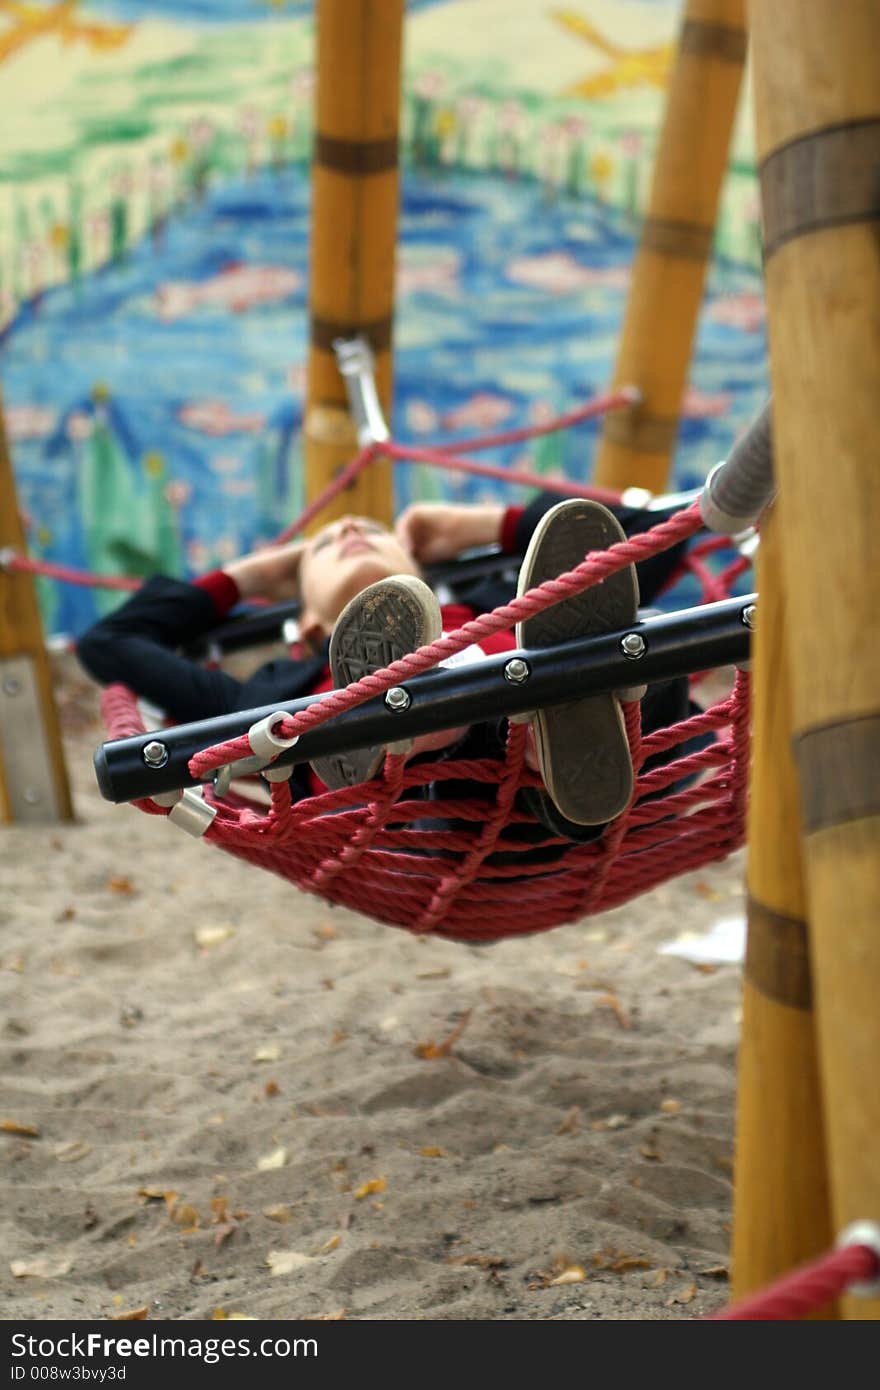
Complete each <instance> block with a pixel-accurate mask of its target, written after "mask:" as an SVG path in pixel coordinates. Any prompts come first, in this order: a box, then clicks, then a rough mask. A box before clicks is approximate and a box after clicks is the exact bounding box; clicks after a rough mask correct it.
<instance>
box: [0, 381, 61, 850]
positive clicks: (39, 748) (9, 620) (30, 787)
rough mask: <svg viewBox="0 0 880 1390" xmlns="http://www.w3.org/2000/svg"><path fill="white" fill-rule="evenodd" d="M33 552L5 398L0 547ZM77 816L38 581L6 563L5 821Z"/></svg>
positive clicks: (0, 655)
mask: <svg viewBox="0 0 880 1390" xmlns="http://www.w3.org/2000/svg"><path fill="white" fill-rule="evenodd" d="M6 549H9V550H13V551H15V552H17V553H18V554H23V553H24V550H25V536H24V528H23V527H22V524H21V517H20V515H19V510H18V500H17V497H16V492H15V478H14V475H13V472H12V459H11V457H10V452H9V445H8V442H7V438H6V428H5V424H4V419H3V400H2V397H0V550H6ZM72 819H73V804H72V802H71V797H70V786H69V783H68V780H67V768H66V765H65V762H64V748H63V744H62V741H61V729H60V726H59V723H58V715H57V712H56V709H55V700H54V696H53V694H52V677H51V673H50V670H49V658H48V655H47V653H46V644H45V641H44V638H43V627H42V623H41V620H40V610H39V607H38V606H37V594H36V588H35V585H34V581H33V579H32V577H31V576H30V575H29V574H25V573H15V572H11V571H6V570H4V569H2V568H0V821H3V822H5V823H7V824H8V823H10V822H12V821H21V822H46V823H51V822H54V821H66V820H72Z"/></svg>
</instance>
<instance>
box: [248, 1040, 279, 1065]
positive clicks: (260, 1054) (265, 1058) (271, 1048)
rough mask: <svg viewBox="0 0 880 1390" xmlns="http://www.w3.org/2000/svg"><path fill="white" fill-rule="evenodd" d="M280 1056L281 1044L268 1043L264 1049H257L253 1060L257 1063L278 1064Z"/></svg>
mask: <svg viewBox="0 0 880 1390" xmlns="http://www.w3.org/2000/svg"><path fill="white" fill-rule="evenodd" d="M280 1056H281V1044H280V1043H277V1042H274V1043H266V1044H265V1045H264V1046H263V1047H258V1048H257V1050H256V1052H255V1053H254V1058H253V1060H254V1061H255V1062H277V1061H278V1059H279V1057H280Z"/></svg>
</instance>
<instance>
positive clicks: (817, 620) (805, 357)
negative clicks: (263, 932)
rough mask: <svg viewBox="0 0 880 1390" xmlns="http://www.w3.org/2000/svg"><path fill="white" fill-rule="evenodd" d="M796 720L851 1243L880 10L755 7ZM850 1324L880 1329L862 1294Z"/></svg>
mask: <svg viewBox="0 0 880 1390" xmlns="http://www.w3.org/2000/svg"><path fill="white" fill-rule="evenodd" d="M750 18H751V26H752V34H753V43H754V48H753V57H754V67H755V104H756V129H757V140H758V155H759V162H760V177H761V200H762V207H763V227H764V254H765V264H766V281H767V305H768V314H769V323H770V368H771V377H772V383H773V396H774V421H773V431H774V444H775V455H776V466H777V477H778V480H779V507H780V521H781V532H782V550H783V565H784V572H785V583H786V601H787V608H788V618H789V656H790V661H791V679H792V713H793V718H792V724H793V730H794V751H795V761H796V764H797V767H798V774H799V780H800V790H801V806H802V811H803V826H804V863H805V867H806V878H807V897H808V901H809V922H810V952H811V963H812V973H813V987H814V991H815V999H816V1018H817V1024H818V1029H817V1036H818V1044H819V1059H820V1071H821V1079H822V1091H823V1097H824V1108H825V1121H826V1131H827V1145H828V1169H829V1184H830V1190H831V1210H832V1217H833V1223H834V1233H835V1235H837V1234H838V1233H839V1232H840V1231H841V1230H842V1229H843V1228H845V1227H846V1226H848V1225H849V1224H850V1223H851V1222H853V1221H855V1220H859V1219H865V1220H871V1221H875V1222H876V1221H880V1158H878V1147H877V1136H878V1134H880V1088H878V1086H877V1079H876V1078H877V1061H878V1058H880V1008H878V999H880V930H878V920H880V776H878V769H880V641H878V621H877V594H878V592H880V469H878V466H877V460H878V458H880V384H878V383H880V313H878V305H880V254H878V239H877V236H878V206H880V205H878V183H877V177H878V170H880V81H878V69H877V54H878V53H880V5H877V3H876V0H850V3H848V4H846V5H841V4H838V3H837V0H751V3H750ZM842 1310H843V1315H844V1316H845V1317H850V1318H874V1319H876V1318H877V1317H880V1299H878V1298H872V1299H867V1298H858V1297H852V1296H851V1297H847V1298H845V1299H844V1300H843V1302H842Z"/></svg>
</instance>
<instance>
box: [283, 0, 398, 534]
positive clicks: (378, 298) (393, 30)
mask: <svg viewBox="0 0 880 1390" xmlns="http://www.w3.org/2000/svg"><path fill="white" fill-rule="evenodd" d="M403 9H404V0H318V5H317V68H318V81H317V96H316V103H315V137H314V140H315V143H314V153H313V157H312V231H311V286H310V302H309V314H310V335H311V337H310V348H309V365H308V387H307V393H306V414H305V422H304V428H303V435H304V450H305V470H306V496H307V499H308V500H309V501H313V500H314V498H315V497H316V496H317V495H318V494H319V493H320V492H321V491H322V490H323V489H324V488H325V487H326V486H327V484H328V483H329V482H331V481H332V480H333V478H334V477H335V476H336V474H337V473H338V471H339V469H340V468H341V467H342V466H343V465H345V464H346V463H348V462H349V461H350V460H351V458H352V457H353V456H354V454H355V453H356V452H357V447H358V446H357V439H356V434H355V430H354V426H353V425H352V422H351V418H350V416H349V412H348V405H347V397H346V392H345V386H344V383H343V380H342V378H341V376H340V375H339V372H338V370H337V366H336V358H335V355H334V352H333V343H334V340H335V339H336V338H352V337H355V336H356V335H358V334H361V335H363V337H365V338H366V339H367V341H368V342H369V344H370V347H371V348H372V351H373V355H374V357H375V363H376V382H377V387H378V392H379V399H380V401H381V403H382V407H383V410H384V413H385V416H386V418H387V419H390V413H391V392H392V357H391V338H392V326H393V311H394V263H395V255H396V249H397V204H398V154H397V146H398V124H399V112H400V70H401V48H402V40H403ZM346 512H358V513H361V514H363V515H366V516H372V517H375V518H376V519H377V520H379V521H382V522H385V523H386V524H389V523H390V522H391V521H392V515H393V495H392V485H391V468H390V464H389V463H388V462H387V461H386V460H383V459H377V460H376V461H374V462H373V463H371V464H370V465H369V466H368V468H367V469H366V470H365V471H364V472H363V473H362V474H361V475H360V478H359V479H358V480H357V481H356V482H355V483H354V485H353V486H352V487H351V488H350V489H349V490H347V491H346V492H344V493H343V494H342V495H341V496H340V497H338V498H337V499H336V500H335V502H332V503H331V504H330V505H329V506H328V507H327V508H326V510H325V511H324V512H323V513H322V514H321V516H320V517H319V518H318V521H317V523H316V524H317V525H319V526H320V525H323V524H324V523H325V522H326V521H327V520H329V519H330V518H332V517H334V516H341V515H343V514H344V513H346Z"/></svg>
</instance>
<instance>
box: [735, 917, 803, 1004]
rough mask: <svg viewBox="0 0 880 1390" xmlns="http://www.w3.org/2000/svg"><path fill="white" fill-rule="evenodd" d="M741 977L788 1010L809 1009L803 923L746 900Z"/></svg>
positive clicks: (800, 920)
mask: <svg viewBox="0 0 880 1390" xmlns="http://www.w3.org/2000/svg"><path fill="white" fill-rule="evenodd" d="M748 916H749V934H748V943H747V945H746V961H745V976H746V979H747V980H748V981H749V984H751V985H754V987H755V989H757V990H759V991H760V993H761V994H763V995H765V996H766V997H767V998H768V999H773V1000H775V1001H776V1003H777V1004H787V1005H788V1006H789V1008H792V1009H805V1010H809V1009H811V1008H812V1007H813V987H812V980H811V977H810V957H809V952H808V945H807V924H806V922H804V921H803V920H802V919H801V918H800V917H787V916H785V914H784V913H782V912H774V911H773V909H772V908H769V907H767V906H766V905H765V904H764V903H762V902H759V901H758V899H757V898H753V897H750V898H749V904H748Z"/></svg>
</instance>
